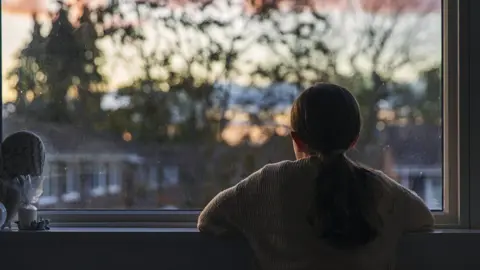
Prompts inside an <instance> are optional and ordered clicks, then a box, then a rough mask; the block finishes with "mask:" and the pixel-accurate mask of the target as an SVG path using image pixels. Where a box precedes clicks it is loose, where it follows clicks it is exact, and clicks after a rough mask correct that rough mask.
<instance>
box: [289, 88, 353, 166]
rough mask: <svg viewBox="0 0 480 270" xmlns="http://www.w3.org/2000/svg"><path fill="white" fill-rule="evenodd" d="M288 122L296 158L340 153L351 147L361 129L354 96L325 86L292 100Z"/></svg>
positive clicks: (307, 91)
mask: <svg viewBox="0 0 480 270" xmlns="http://www.w3.org/2000/svg"><path fill="white" fill-rule="evenodd" d="M290 122H291V123H290V124H291V127H292V130H293V131H292V139H293V144H294V149H295V154H296V156H297V158H304V157H306V156H308V155H310V154H312V153H321V154H322V155H324V156H331V155H340V154H343V153H344V152H345V151H347V150H348V149H349V148H350V147H352V146H353V145H354V144H355V142H356V140H357V138H358V135H359V133H360V126H361V118H360V110H359V107H358V103H357V101H356V99H355V97H353V95H352V94H351V93H350V92H349V91H348V90H347V89H345V88H343V87H341V86H338V85H335V84H327V83H319V84H316V85H314V86H312V87H310V88H308V89H307V90H305V91H304V92H303V93H302V94H301V95H300V96H299V97H298V98H297V99H296V100H295V102H294V104H293V107H292V112H291V118H290Z"/></svg>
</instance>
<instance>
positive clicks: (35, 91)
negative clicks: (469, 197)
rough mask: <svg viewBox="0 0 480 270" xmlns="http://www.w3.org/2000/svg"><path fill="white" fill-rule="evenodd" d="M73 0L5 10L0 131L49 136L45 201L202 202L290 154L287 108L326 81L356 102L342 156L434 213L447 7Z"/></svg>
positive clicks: (145, 205) (436, 2)
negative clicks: (359, 120) (352, 143)
mask: <svg viewBox="0 0 480 270" xmlns="http://www.w3.org/2000/svg"><path fill="white" fill-rule="evenodd" d="M69 2H70V3H71V2H72V1H69ZM73 2H76V1H73ZM78 2H79V3H77V4H70V5H66V4H65V5H60V4H55V3H56V1H52V3H49V2H48V1H31V0H29V1H26V0H10V1H7V2H5V3H4V4H2V32H3V33H2V65H3V69H2V76H3V80H2V86H3V88H2V89H3V92H2V95H3V133H4V136H7V135H9V134H11V133H13V132H15V131H18V130H24V129H27V130H31V131H33V132H35V133H37V134H38V135H39V136H41V137H42V138H43V140H44V142H45V145H46V149H47V152H48V154H47V166H46V170H45V176H46V177H47V178H48V180H46V181H45V187H44V189H45V194H44V198H43V199H42V200H40V207H48V208H52V207H53V208H110V209H127V208H128V209H192V208H202V207H203V206H204V205H205V204H206V203H207V202H208V201H209V200H210V199H211V198H212V197H213V196H214V195H215V194H216V193H218V192H219V191H220V190H222V189H224V188H226V187H229V186H231V185H233V184H235V183H237V182H238V181H240V180H241V179H243V178H244V177H245V176H247V175H248V174H250V173H252V172H253V171H255V170H257V169H259V168H261V167H262V166H263V165H264V164H266V163H268V162H276V161H280V160H284V159H293V158H294V156H293V151H292V149H291V142H290V139H289V137H288V123H289V109H290V106H291V103H292V101H293V100H294V98H295V97H296V95H297V94H298V93H299V91H300V90H301V89H303V88H305V87H306V86H308V85H311V84H312V83H314V82H317V81H330V82H334V83H338V84H341V85H344V86H346V87H347V88H349V89H351V90H352V91H353V92H354V93H355V95H356V97H357V98H358V101H359V103H360V105H361V108H362V113H363V119H364V123H363V131H362V136H361V139H360V141H359V142H358V145H357V147H356V149H355V150H354V151H351V153H350V155H351V157H352V158H354V159H355V160H358V161H360V162H362V163H365V164H367V165H369V166H372V167H374V168H376V169H381V170H384V171H385V172H386V173H387V174H388V175H390V176H392V177H393V178H394V179H396V180H397V181H399V182H400V183H401V184H403V185H405V186H407V187H409V188H411V189H413V190H414V191H415V192H417V193H418V194H419V195H420V196H421V197H422V198H423V199H424V200H425V201H426V203H427V204H428V205H429V207H430V208H431V209H435V210H442V207H443V198H442V196H443V195H442V194H443V191H442V189H443V177H442V107H441V104H442V102H441V99H442V96H441V93H442V80H441V67H442V16H441V0H421V1H418V0H409V1H407V0H395V1H387V0H383V1H382V0H376V1H374V0H353V1H334V0H332V1H320V0H319V1H288V0H284V1H262V0H253V1H243V0H230V1H228V0H215V1H213V2H208V1H192V2H188V1H178V2H176V3H173V4H169V5H163V4H159V3H160V2H158V1H137V2H135V1H106V0H105V1H100V0H98V1H86V2H89V3H91V4H90V5H86V6H85V5H83V4H81V3H83V2H85V1H78ZM193 2H195V3H193ZM34 3H37V4H34ZM47 168H48V169H47Z"/></svg>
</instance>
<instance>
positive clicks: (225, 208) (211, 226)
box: [197, 171, 261, 235]
mask: <svg viewBox="0 0 480 270" xmlns="http://www.w3.org/2000/svg"><path fill="white" fill-rule="evenodd" d="M260 175H261V171H257V172H255V173H253V174H252V175H250V176H249V177H247V178H246V179H244V180H242V181H241V182H239V183H238V184H237V185H235V186H233V187H230V188H228V189H226V190H224V191H222V192H220V193H219V194H217V196H215V197H214V198H213V199H212V200H211V201H210V202H209V203H208V204H207V206H206V207H205V208H204V209H203V211H202V212H201V213H200V216H199V217H198V222H197V228H198V230H199V231H200V232H205V233H209V234H214V235H223V234H228V233H233V232H239V231H241V226H242V225H241V224H242V222H243V219H242V213H243V212H244V211H242V209H244V208H247V207H248V206H247V202H248V201H249V199H250V198H249V194H250V193H249V192H248V191H247V189H248V187H249V186H252V184H253V182H256V181H257V180H258V179H259V178H260V177H261V176H260Z"/></svg>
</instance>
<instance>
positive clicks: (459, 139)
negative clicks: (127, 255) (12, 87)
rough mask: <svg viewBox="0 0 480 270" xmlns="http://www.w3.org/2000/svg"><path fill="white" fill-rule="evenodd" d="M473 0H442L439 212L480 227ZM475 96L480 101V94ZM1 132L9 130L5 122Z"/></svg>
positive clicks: (107, 218) (74, 223) (108, 219)
mask: <svg viewBox="0 0 480 270" xmlns="http://www.w3.org/2000/svg"><path fill="white" fill-rule="evenodd" d="M469 2H470V1H464V0H462V1H460V0H443V2H442V5H443V7H442V17H443V20H442V28H443V29H442V30H443V31H442V43H443V44H442V47H443V48H442V51H443V76H442V81H443V89H442V91H443V101H442V102H443V134H444V136H443V150H444V151H443V153H444V154H443V168H442V170H443V186H444V188H443V194H444V200H443V204H444V211H434V212H433V213H434V215H435V218H436V223H437V227H438V228H471V227H472V224H471V223H470V221H471V219H472V220H474V221H475V226H477V227H480V213H478V214H476V215H473V214H472V213H470V211H469V210H470V209H475V207H473V205H476V206H479V207H480V196H477V197H478V198H477V199H475V200H470V194H472V193H473V192H476V194H480V183H476V184H475V185H473V184H470V176H471V175H472V176H477V175H478V176H479V177H480V168H471V167H470V163H471V159H470V158H472V157H475V156H476V155H480V143H479V144H473V146H474V147H476V148H474V149H478V150H479V151H476V152H475V151H473V153H470V148H469V147H470V145H469V143H470V137H472V136H473V135H480V128H477V129H472V130H470V126H472V125H473V123H472V122H471V121H470V118H469V115H470V114H472V115H473V113H474V112H477V111H476V110H480V108H475V106H471V109H472V110H470V106H469V104H470V103H472V104H475V103H474V102H475V101H473V99H472V98H471V95H470V88H469V87H470V86H471V85H470V84H469V80H468V79H469V69H470V66H469V63H468V61H469V57H470V51H469V50H466V49H465V48H468V46H467V45H468V36H469V35H468V34H469V32H468V27H464V26H468V24H469V20H468V18H469V16H468V13H469V11H470V10H469ZM460 14H461V16H460ZM0 32H1V30H0ZM472 62H473V61H472ZM479 65H480V64H479ZM0 66H1V63H0ZM479 69H480V67H479ZM477 84H480V82H479V83H477ZM479 86H480V85H479ZM2 89H3V85H2V86H0V93H1V90H2ZM475 100H477V101H479V102H480V96H478V97H476V99H475ZM477 103H478V102H477ZM2 104H3V102H2ZM477 107H480V106H477ZM479 115H480V112H479ZM472 118H473V117H472ZM2 121H3V119H2ZM477 133H478V134H477ZM0 134H3V126H2V125H0ZM474 137H479V136H474ZM479 158H480V157H479ZM473 187H474V189H471V188H473ZM471 197H472V198H475V196H471ZM199 213H200V211H199V210H83V209H82V210H74V209H68V210H62V209H58V210H41V211H39V216H41V217H43V218H48V219H50V220H51V221H52V225H53V226H59V227H65V226H67V227H144V228H150V227H169V228H172V227H175V228H191V227H195V225H196V221H197V217H198V215H199Z"/></svg>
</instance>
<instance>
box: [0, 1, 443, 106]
mask: <svg viewBox="0 0 480 270" xmlns="http://www.w3.org/2000/svg"><path fill="white" fill-rule="evenodd" d="M84 1H86V2H89V3H90V4H94V5H98V4H101V3H104V2H105V1H107V0H84ZM84 1H81V0H72V1H71V2H72V3H77V4H79V3H80V4H81V3H83V2H84ZM125 1H127V0H125ZM131 1H134V0H131ZM182 1H186V0H182ZM261 1H264V2H268V1H272V0H254V1H251V2H253V3H257V4H258V3H261ZM312 1H314V2H315V3H316V4H315V5H316V6H320V7H322V8H325V9H326V10H327V9H331V10H339V9H345V8H346V7H351V6H352V5H355V4H356V5H360V6H362V7H363V9H364V10H365V9H366V10H369V9H371V8H372V7H375V6H376V5H379V4H382V6H383V7H386V8H388V7H389V6H395V5H396V4H395V3H402V5H406V10H414V9H415V8H419V7H421V6H424V5H429V4H431V3H433V4H434V5H433V6H431V7H432V8H433V9H434V10H436V11H438V10H440V3H441V0H316V1H315V0H312ZM312 1H310V2H312ZM399 1H400V2H399ZM177 2H179V1H177ZM283 2H284V3H288V2H289V1H288V0H284V1H283ZM290 2H291V1H290ZM385 3H388V4H387V5H385ZM279 5H280V4H279ZM51 7H52V6H51V5H49V4H48V0H2V13H1V15H2V78H3V79H2V82H3V85H4V87H3V89H4V90H6V89H8V88H9V87H8V84H7V83H6V82H5V73H6V72H7V71H8V70H9V69H11V67H12V66H13V65H14V64H15V53H16V52H17V51H18V49H19V48H21V47H22V46H23V45H24V44H25V43H26V42H28V40H29V37H30V29H31V26H32V21H31V18H30V16H29V15H30V14H32V13H33V12H37V13H44V12H46V11H47V10H49V9H50V8H51ZM435 13H436V14H435V15H434V16H433V17H432V18H433V20H434V21H435V24H436V25H434V26H435V27H434V28H435V29H432V31H433V33H434V36H435V41H434V42H438V48H440V41H441V40H440V37H441V35H440V33H439V31H440V13H439V12H435ZM354 25H355V22H352V26H354ZM437 39H438V41H437ZM407 73H408V72H407ZM407 73H405V74H406V75H405V76H407V75H408V74H407ZM115 74H116V77H117V78H115V76H113V78H111V81H112V84H113V85H112V86H111V87H112V88H114V87H115V86H116V85H118V84H119V83H121V82H122V81H121V79H120V78H124V77H128V76H125V75H126V74H118V73H115ZM12 97H13V96H12V93H11V92H10V91H3V98H4V100H11V99H12Z"/></svg>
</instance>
